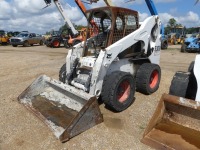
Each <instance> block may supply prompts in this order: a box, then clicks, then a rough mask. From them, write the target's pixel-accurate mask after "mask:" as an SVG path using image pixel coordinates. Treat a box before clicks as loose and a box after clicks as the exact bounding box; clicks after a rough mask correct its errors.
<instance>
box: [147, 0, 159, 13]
mask: <svg viewBox="0 0 200 150" xmlns="http://www.w3.org/2000/svg"><path fill="white" fill-rule="evenodd" d="M145 2H146V4H147V7H148V8H149V11H150V13H151V15H158V12H157V9H156V7H155V5H154V3H153V1H152V0H145Z"/></svg>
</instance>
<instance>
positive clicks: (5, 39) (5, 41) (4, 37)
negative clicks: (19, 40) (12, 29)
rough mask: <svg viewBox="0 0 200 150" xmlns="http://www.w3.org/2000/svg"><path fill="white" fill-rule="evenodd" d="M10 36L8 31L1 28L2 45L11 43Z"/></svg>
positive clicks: (0, 42)
mask: <svg viewBox="0 0 200 150" xmlns="http://www.w3.org/2000/svg"><path fill="white" fill-rule="evenodd" d="M9 38H10V37H9V36H8V35H7V32H6V31H4V30H0V44H1V45H7V44H9Z"/></svg>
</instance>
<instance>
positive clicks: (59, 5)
mask: <svg viewBox="0 0 200 150" xmlns="http://www.w3.org/2000/svg"><path fill="white" fill-rule="evenodd" d="M44 1H45V3H46V4H47V6H48V5H50V4H51V0H44ZM53 2H54V4H55V5H56V7H57V9H58V11H59V12H60V14H61V15H62V17H63V19H64V21H65V24H66V25H67V27H68V29H69V32H70V35H72V36H74V35H76V34H78V31H77V30H76V29H75V28H74V26H73V24H72V22H71V21H70V20H69V18H68V17H67V14H66V13H65V12H64V9H63V7H62V5H61V3H60V2H59V1H58V0H53Z"/></svg>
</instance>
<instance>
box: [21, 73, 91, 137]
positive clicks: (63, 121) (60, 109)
mask: <svg viewBox="0 0 200 150" xmlns="http://www.w3.org/2000/svg"><path fill="white" fill-rule="evenodd" d="M19 100H20V102H21V103H22V104H23V105H25V106H26V107H28V108H29V109H31V111H32V112H34V113H35V114H36V115H37V116H38V117H39V118H40V119H42V121H44V122H45V123H46V124H47V125H48V126H49V127H50V128H51V130H53V132H54V134H55V135H56V137H57V138H59V136H60V135H61V134H62V133H63V132H64V131H65V130H66V129H67V128H68V127H69V126H70V125H71V124H72V122H73V120H74V119H75V118H76V117H77V116H78V114H79V113H80V111H81V110H82V108H83V107H84V106H85V105H86V104H87V102H88V101H89V98H87V96H85V97H84V96H81V94H79V95H78V94H77V93H76V91H73V89H70V88H69V87H68V86H66V85H64V84H62V83H60V82H59V81H58V82H57V81H56V80H54V81H53V80H49V78H47V77H43V76H42V77H40V78H38V79H37V80H36V81H34V82H33V83H32V84H31V85H30V86H29V87H28V88H27V89H26V90H25V91H24V92H23V93H22V94H21V95H20V96H19Z"/></svg>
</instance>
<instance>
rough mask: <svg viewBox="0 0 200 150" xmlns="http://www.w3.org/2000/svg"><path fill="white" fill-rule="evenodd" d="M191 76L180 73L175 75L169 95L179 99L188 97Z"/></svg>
mask: <svg viewBox="0 0 200 150" xmlns="http://www.w3.org/2000/svg"><path fill="white" fill-rule="evenodd" d="M189 77H190V75H189V74H188V73H185V72H181V71H178V72H176V73H175V75H174V77H173V79H172V81H171V85H170V88H169V94H170V95H175V96H179V97H186V93H187V87H188V84H189Z"/></svg>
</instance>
